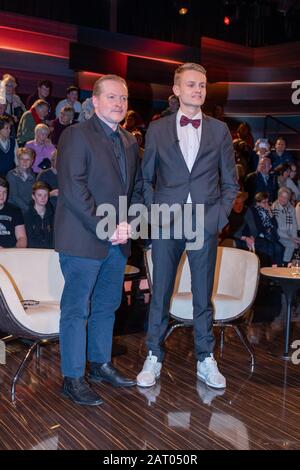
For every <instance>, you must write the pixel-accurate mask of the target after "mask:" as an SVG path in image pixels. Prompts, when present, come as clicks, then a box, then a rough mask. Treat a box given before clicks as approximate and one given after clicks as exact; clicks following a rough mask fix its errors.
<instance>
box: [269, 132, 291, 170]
mask: <svg viewBox="0 0 300 470" xmlns="http://www.w3.org/2000/svg"><path fill="white" fill-rule="evenodd" d="M270 158H271V162H272V168H276V167H278V166H279V165H281V164H282V163H293V162H294V157H293V155H292V154H291V153H290V152H288V151H287V150H286V141H285V139H284V138H283V137H278V139H277V140H276V143H275V149H274V150H272V152H271V155H270Z"/></svg>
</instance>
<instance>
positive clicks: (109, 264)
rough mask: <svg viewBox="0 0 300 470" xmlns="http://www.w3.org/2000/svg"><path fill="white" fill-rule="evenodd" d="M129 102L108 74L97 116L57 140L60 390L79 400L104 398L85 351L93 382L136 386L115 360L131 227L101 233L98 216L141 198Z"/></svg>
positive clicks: (120, 222) (123, 224) (97, 91)
mask: <svg viewBox="0 0 300 470" xmlns="http://www.w3.org/2000/svg"><path fill="white" fill-rule="evenodd" d="M127 101H128V89H127V85H126V82H125V81H124V80H123V79H122V78H121V77H118V76H116V75H104V76H103V77H101V78H100V79H99V80H97V82H96V83H95V85H94V90H93V104H94V107H95V114H94V115H93V116H92V117H91V118H90V119H88V120H87V121H84V122H81V123H79V124H76V125H75V126H71V127H69V128H68V129H66V130H65V131H64V133H63V134H62V136H61V139H60V141H59V145H58V160H57V175H58V187H59V196H58V201H57V207H56V216H55V249H56V250H57V251H58V252H59V257H60V265H61V269H62V272H63V276H64V278H65V287H64V291H63V294H62V299H61V321H60V351H61V365H62V374H63V376H64V381H63V394H64V395H65V396H66V397H68V398H69V399H71V400H73V401H74V402H75V403H77V404H81V405H99V404H101V403H102V400H101V398H100V397H99V395H98V394H96V393H95V392H94V391H93V390H92V389H91V388H90V386H89V384H88V382H87V381H86V380H85V377H84V376H85V367H86V352H87V359H88V361H89V363H90V373H89V379H90V380H91V381H93V382H101V381H106V382H109V383H110V384H112V385H113V386H115V387H131V386H133V385H135V383H136V382H135V381H134V380H129V379H127V378H125V377H124V376H122V375H121V374H120V372H118V370H117V369H115V368H114V366H113V365H112V363H111V349H112V335H113V325H114V318H115V311H116V310H117V309H118V307H119V305H120V302H121V298H122V287H123V278H124V271H125V266H126V260H127V256H128V255H129V251H130V244H129V242H128V241H129V238H130V236H131V227H130V225H129V224H128V223H127V221H126V214H123V215H122V216H120V217H119V216H118V219H117V221H116V224H117V226H114V228H113V229H112V230H111V232H110V233H109V234H107V235H105V236H104V234H103V233H102V234H100V233H99V223H100V222H101V219H102V217H101V216H100V215H99V213H98V210H99V209H100V206H101V205H103V204H105V206H106V207H107V204H110V205H111V207H114V208H115V210H116V213H117V214H119V197H120V196H126V197H127V201H128V204H130V203H134V202H141V183H142V180H141V175H140V171H139V155H138V146H137V143H136V140H135V138H134V137H133V136H132V135H131V134H130V133H129V132H127V131H126V130H125V129H123V128H122V127H120V126H119V123H120V122H121V121H122V120H123V119H124V117H125V114H126V111H127ZM97 209H98V210H97ZM113 230H114V233H112V232H113Z"/></svg>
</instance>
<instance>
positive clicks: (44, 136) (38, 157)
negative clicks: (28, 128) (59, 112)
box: [25, 124, 55, 173]
mask: <svg viewBox="0 0 300 470" xmlns="http://www.w3.org/2000/svg"><path fill="white" fill-rule="evenodd" d="M49 134H50V129H49V127H48V126H46V124H38V125H37V126H35V129H34V135H35V138H34V140H30V141H29V142H27V143H26V145H25V147H26V148H30V149H32V150H33V151H34V153H35V159H34V162H33V165H32V170H33V171H34V172H35V173H40V172H41V171H42V170H46V169H47V168H50V166H51V162H50V159H51V155H52V153H53V151H54V150H55V146H54V145H53V144H52V143H51V142H50V140H49Z"/></svg>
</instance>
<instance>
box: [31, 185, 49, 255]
mask: <svg viewBox="0 0 300 470" xmlns="http://www.w3.org/2000/svg"><path fill="white" fill-rule="evenodd" d="M48 201H49V187H48V185H47V184H45V183H43V181H37V182H36V183H34V185H33V186H32V202H31V204H30V207H29V210H28V211H27V212H26V214H25V216H24V218H25V227H26V233H27V242H28V248H53V209H52V206H51V204H49V202H48Z"/></svg>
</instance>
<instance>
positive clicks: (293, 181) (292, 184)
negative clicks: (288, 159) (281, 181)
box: [286, 163, 300, 201]
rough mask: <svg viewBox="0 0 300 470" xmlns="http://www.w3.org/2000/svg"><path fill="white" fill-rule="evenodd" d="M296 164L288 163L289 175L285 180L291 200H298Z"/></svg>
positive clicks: (299, 190) (299, 193) (299, 192)
mask: <svg viewBox="0 0 300 470" xmlns="http://www.w3.org/2000/svg"><path fill="white" fill-rule="evenodd" d="M297 173H298V171H297V165H296V164H295V163H290V176H289V177H288V178H287V180H286V187H287V188H289V189H290V190H291V191H292V200H295V201H299V200H300V189H299V179H298V177H297Z"/></svg>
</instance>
